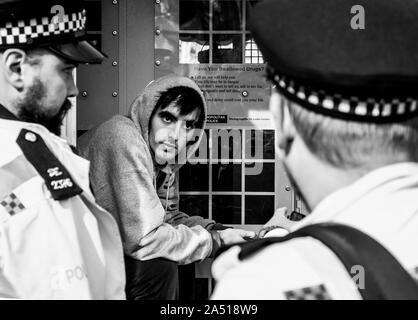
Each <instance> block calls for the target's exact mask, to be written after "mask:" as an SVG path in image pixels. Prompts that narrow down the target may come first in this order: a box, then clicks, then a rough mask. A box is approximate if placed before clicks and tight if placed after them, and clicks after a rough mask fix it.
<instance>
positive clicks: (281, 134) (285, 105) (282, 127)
mask: <svg viewBox="0 0 418 320" xmlns="http://www.w3.org/2000/svg"><path fill="white" fill-rule="evenodd" d="M289 108H290V102H289V100H287V99H286V98H284V97H283V96H282V95H280V94H279V93H278V92H277V91H276V90H274V92H273V93H272V95H271V97H270V110H271V112H272V114H273V117H274V121H275V126H276V131H277V135H276V139H277V143H276V151H277V153H278V155H279V158H281V159H283V158H284V157H285V156H287V155H288V154H289V152H290V149H291V147H292V145H293V141H294V139H295V137H296V134H297V132H296V129H295V126H294V124H293V120H292V117H291V116H290V112H289Z"/></svg>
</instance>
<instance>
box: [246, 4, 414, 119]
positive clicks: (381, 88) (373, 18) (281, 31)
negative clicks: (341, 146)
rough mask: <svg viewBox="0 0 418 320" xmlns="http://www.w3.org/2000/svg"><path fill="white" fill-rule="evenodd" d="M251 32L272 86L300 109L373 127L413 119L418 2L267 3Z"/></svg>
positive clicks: (252, 20) (258, 8) (259, 6)
mask: <svg viewBox="0 0 418 320" xmlns="http://www.w3.org/2000/svg"><path fill="white" fill-rule="evenodd" d="M250 29H251V32H252V34H253V36H254V39H255V41H256V43H257V44H258V46H259V48H260V50H261V51H262V54H263V56H264V58H265V60H266V61H267V64H268V68H267V70H268V73H269V76H270V79H271V80H272V81H273V82H274V83H275V84H276V87H277V89H278V90H279V91H280V92H281V93H282V94H283V95H285V96H286V97H287V98H289V99H290V100H292V101H295V102H297V103H298V104H300V105H301V106H303V107H305V108H308V109H309V110H312V111H314V112H318V113H322V114H325V115H328V116H332V117H337V118H342V119H348V120H355V121H367V122H376V123H379V122H383V123H385V122H386V123H388V122H397V121H402V120H406V119H410V118H412V117H415V116H417V115H418V108H417V98H418V38H417V36H418V1H416V0H402V1H396V0H265V1H261V2H260V3H258V4H256V5H255V7H254V9H253V10H252V12H251V16H250Z"/></svg>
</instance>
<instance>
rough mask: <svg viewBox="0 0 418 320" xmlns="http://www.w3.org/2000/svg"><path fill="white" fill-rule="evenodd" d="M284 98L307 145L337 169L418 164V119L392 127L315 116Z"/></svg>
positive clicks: (316, 114) (390, 125)
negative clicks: (403, 162) (400, 163)
mask: <svg viewBox="0 0 418 320" xmlns="http://www.w3.org/2000/svg"><path fill="white" fill-rule="evenodd" d="M282 97H283V99H284V101H285V103H287V106H288V109H289V113H290V116H291V118H292V120H293V123H294V125H295V128H296V131H297V132H298V133H299V134H300V136H301V138H302V140H303V141H304V142H305V144H306V146H307V147H308V148H309V150H310V151H311V152H312V153H313V154H314V155H316V156H317V157H319V158H320V159H322V160H323V161H325V162H327V163H329V164H331V165H333V166H334V167H339V168H345V169H353V168H360V167H362V168H373V167H379V166H382V165H388V164H391V163H397V162H402V161H411V162H417V161H418V148H417V145H418V117H415V118H412V119H410V120H407V121H405V122H401V123H391V124H375V123H363V122H355V121H348V120H341V119H335V118H331V117H329V116H324V115H321V114H318V113H314V112H312V111H309V110H307V109H305V108H303V107H301V106H300V105H298V104H297V103H294V102H291V101H289V100H288V99H287V98H285V97H284V96H282Z"/></svg>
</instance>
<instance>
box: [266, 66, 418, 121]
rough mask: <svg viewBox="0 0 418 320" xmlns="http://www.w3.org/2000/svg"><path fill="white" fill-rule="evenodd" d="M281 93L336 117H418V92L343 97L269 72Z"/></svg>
mask: <svg viewBox="0 0 418 320" xmlns="http://www.w3.org/2000/svg"><path fill="white" fill-rule="evenodd" d="M269 77H270V80H271V81H272V82H273V83H274V84H275V85H276V88H277V89H278V90H279V92H281V93H283V94H284V95H285V96H287V97H288V98H289V99H290V100H293V101H295V102H297V103H300V104H301V105H302V106H305V107H308V109H310V110H312V111H314V112H318V113H322V114H326V115H330V116H334V117H337V118H342V119H347V120H354V121H367V122H383V123H384V122H387V123H389V122H396V121H402V120H407V119H410V118H412V117H414V116H418V95H417V97H407V98H399V99H390V100H389V99H376V98H367V99H366V100H362V99H360V98H358V97H344V96H342V95H340V94H332V93H328V92H326V91H324V90H314V89H312V88H310V87H308V86H303V85H300V84H298V83H297V81H295V80H293V79H291V78H290V77H287V76H282V75H279V74H277V73H274V74H273V75H269Z"/></svg>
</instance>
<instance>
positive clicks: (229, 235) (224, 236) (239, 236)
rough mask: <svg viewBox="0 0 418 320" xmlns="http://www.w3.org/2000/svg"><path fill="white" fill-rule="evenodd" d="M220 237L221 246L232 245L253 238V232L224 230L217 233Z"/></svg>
mask: <svg viewBox="0 0 418 320" xmlns="http://www.w3.org/2000/svg"><path fill="white" fill-rule="evenodd" d="M217 232H218V233H219V236H220V237H221V241H222V244H223V245H228V244H233V243H237V242H244V241H246V240H247V238H251V239H252V238H255V232H254V231H247V230H242V229H225V230H219V231H217Z"/></svg>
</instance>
